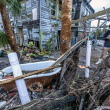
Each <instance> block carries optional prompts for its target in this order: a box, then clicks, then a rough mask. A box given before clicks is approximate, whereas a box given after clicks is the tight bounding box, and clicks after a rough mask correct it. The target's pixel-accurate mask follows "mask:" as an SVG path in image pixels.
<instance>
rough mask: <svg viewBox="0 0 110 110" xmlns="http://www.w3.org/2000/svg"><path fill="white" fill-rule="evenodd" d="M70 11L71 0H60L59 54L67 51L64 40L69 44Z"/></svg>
mask: <svg viewBox="0 0 110 110" xmlns="http://www.w3.org/2000/svg"><path fill="white" fill-rule="evenodd" d="M71 13H72V0H62V17H61V24H62V27H61V55H62V54H64V53H65V52H66V51H67V45H66V40H67V41H68V44H69V47H70V46H71Z"/></svg>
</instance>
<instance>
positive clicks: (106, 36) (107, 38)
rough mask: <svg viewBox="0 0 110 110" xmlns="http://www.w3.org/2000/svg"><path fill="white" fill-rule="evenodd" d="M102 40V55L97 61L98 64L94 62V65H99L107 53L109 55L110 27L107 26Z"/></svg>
mask: <svg viewBox="0 0 110 110" xmlns="http://www.w3.org/2000/svg"><path fill="white" fill-rule="evenodd" d="M103 40H105V42H104V47H103V48H102V54H101V56H100V58H99V60H98V62H96V64H99V63H101V61H102V59H103V58H106V55H107V52H108V54H109V55H110V25H109V30H108V31H106V32H105V34H104V35H103Z"/></svg>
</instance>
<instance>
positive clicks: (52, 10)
mask: <svg viewBox="0 0 110 110" xmlns="http://www.w3.org/2000/svg"><path fill="white" fill-rule="evenodd" d="M51 6H52V7H51V15H52V16H55V15H56V4H55V3H52V4H51Z"/></svg>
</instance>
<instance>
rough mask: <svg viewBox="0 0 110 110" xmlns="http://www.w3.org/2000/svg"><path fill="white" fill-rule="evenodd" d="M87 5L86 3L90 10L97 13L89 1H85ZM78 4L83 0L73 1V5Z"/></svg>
mask: <svg viewBox="0 0 110 110" xmlns="http://www.w3.org/2000/svg"><path fill="white" fill-rule="evenodd" d="M83 1H84V2H85V3H86V5H87V6H88V7H89V9H90V10H91V11H92V12H93V13H94V12H95V10H94V9H93V8H92V6H91V5H90V4H89V3H88V1H87V0H83ZM78 2H81V0H73V4H75V3H78Z"/></svg>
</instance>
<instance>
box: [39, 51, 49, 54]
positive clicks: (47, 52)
mask: <svg viewBox="0 0 110 110" xmlns="http://www.w3.org/2000/svg"><path fill="white" fill-rule="evenodd" d="M50 53H51V51H45V52H43V51H42V52H39V53H38V55H49V54H50Z"/></svg>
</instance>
